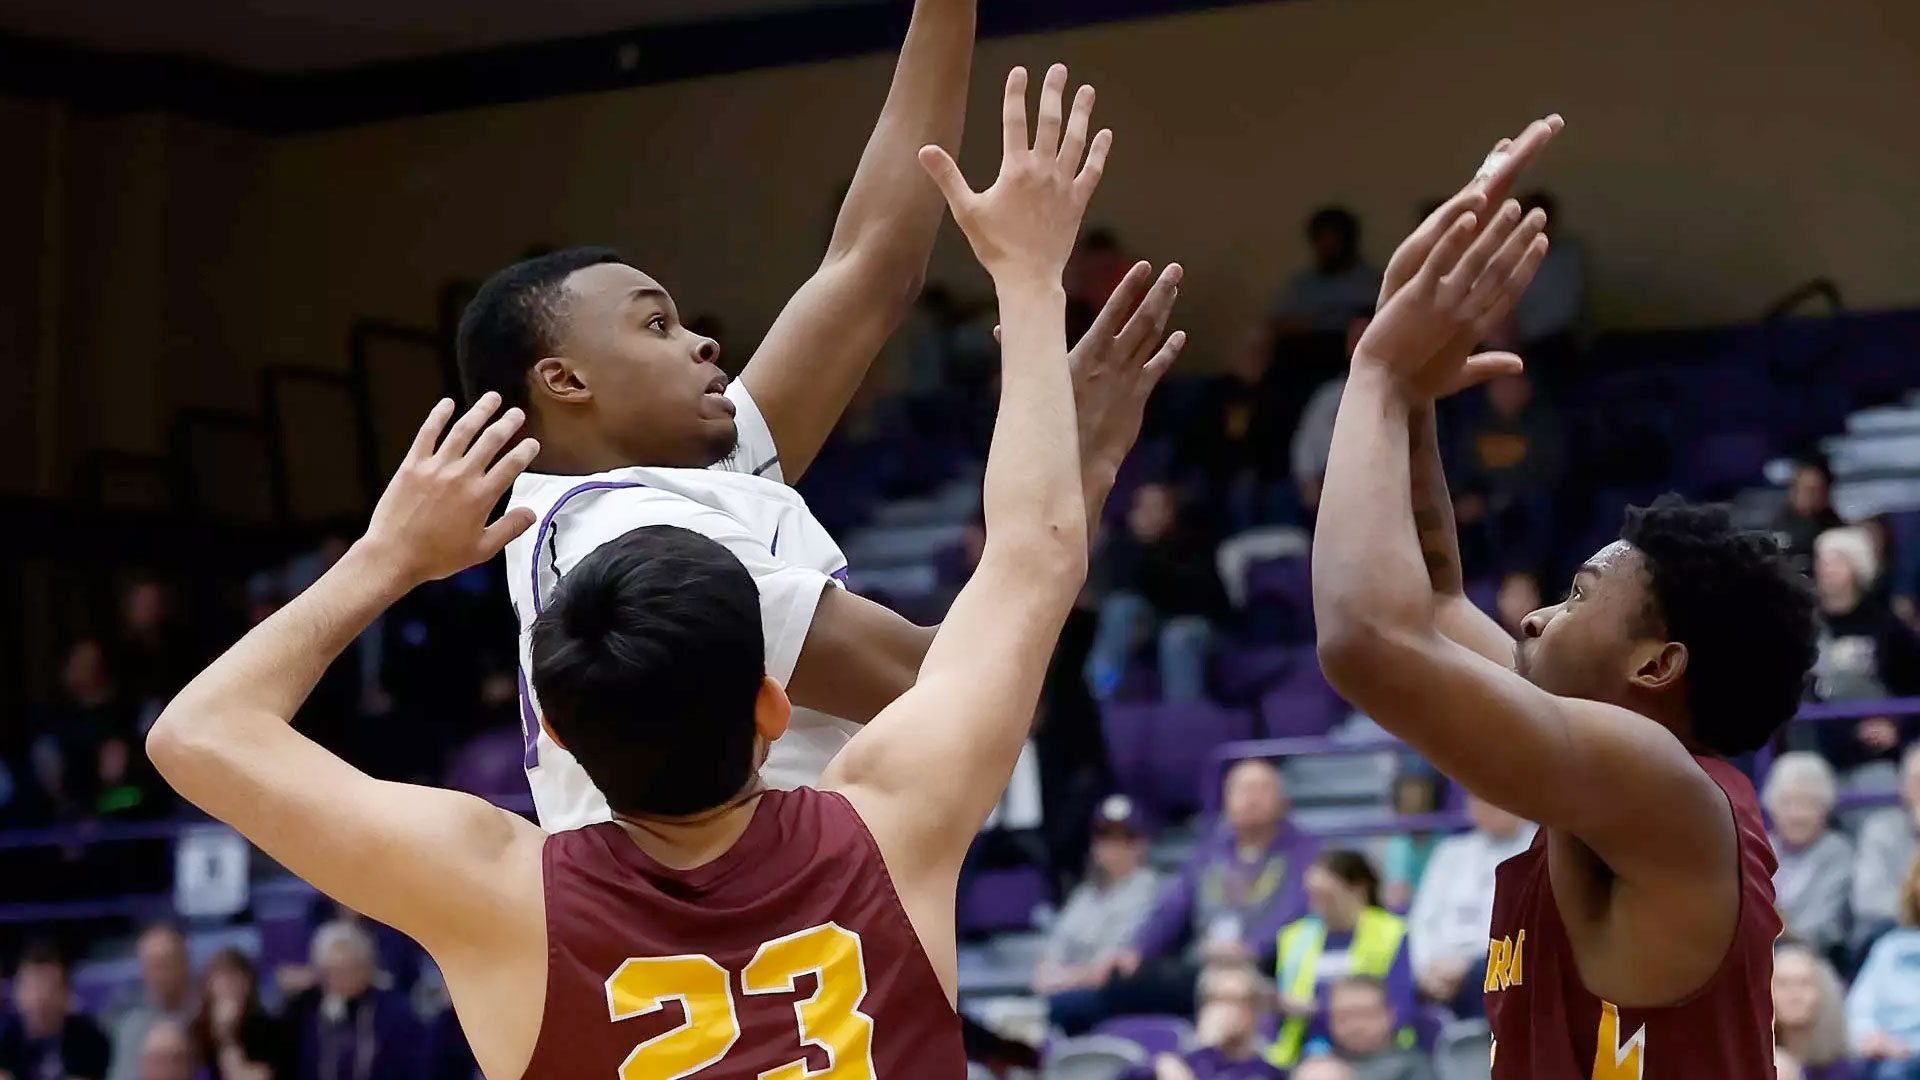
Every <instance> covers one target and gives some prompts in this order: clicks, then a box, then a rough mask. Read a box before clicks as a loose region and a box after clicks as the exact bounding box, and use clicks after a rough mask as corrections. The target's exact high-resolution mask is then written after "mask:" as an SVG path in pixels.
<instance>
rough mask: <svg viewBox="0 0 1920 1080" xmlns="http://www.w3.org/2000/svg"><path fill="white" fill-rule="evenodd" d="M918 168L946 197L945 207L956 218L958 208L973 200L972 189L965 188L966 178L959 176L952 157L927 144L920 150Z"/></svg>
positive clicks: (958, 170)
mask: <svg viewBox="0 0 1920 1080" xmlns="http://www.w3.org/2000/svg"><path fill="white" fill-rule="evenodd" d="M920 167H921V168H923V169H925V170H927V175H928V176H930V177H932V178H933V184H934V186H935V187H937V188H939V189H940V194H941V195H943V196H945V197H946V200H947V206H948V207H949V208H951V209H952V210H953V212H954V214H955V215H956V216H958V215H959V213H960V208H961V207H963V206H965V205H966V204H967V201H968V200H970V199H972V198H973V189H972V188H970V187H968V186H967V178H966V177H965V176H963V175H961V173H960V166H959V165H958V164H956V163H955V162H954V160H953V155H952V154H949V153H947V152H946V150H944V149H942V148H941V147H938V146H935V145H933V144H931V143H929V144H928V145H926V146H923V147H921V148H920Z"/></svg>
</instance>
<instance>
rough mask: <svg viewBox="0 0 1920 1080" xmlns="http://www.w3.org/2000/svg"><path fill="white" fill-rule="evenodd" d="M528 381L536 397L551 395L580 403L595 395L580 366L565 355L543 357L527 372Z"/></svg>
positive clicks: (533, 395)
mask: <svg viewBox="0 0 1920 1080" xmlns="http://www.w3.org/2000/svg"><path fill="white" fill-rule="evenodd" d="M527 381H528V382H529V383H530V384H531V387H530V389H531V390H532V394H531V396H532V397H533V398H535V399H539V398H541V397H549V398H552V399H554V400H556V401H566V402H572V403H575V404H578V403H580V402H584V401H586V400H588V399H589V398H591V397H593V391H591V390H589V389H587V380H586V376H585V375H584V374H582V373H581V371H580V366H579V365H578V364H576V363H574V362H573V361H572V360H570V359H568V358H567V357H564V356H548V357H543V358H542V359H541V360H540V361H539V362H538V363H536V364H534V365H533V370H532V371H530V372H528V373H527Z"/></svg>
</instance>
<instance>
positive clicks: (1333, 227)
mask: <svg viewBox="0 0 1920 1080" xmlns="http://www.w3.org/2000/svg"><path fill="white" fill-rule="evenodd" d="M1307 244H1308V245H1309V246H1310V247H1311V248H1312V251H1313V265H1312V266H1311V267H1308V268H1307V269H1305V270H1302V271H1301V272H1300V273H1299V274H1296V275H1295V276H1294V278H1293V280H1292V281H1291V282H1289V283H1288V284H1287V287H1286V290H1285V291H1284V292H1282V293H1281V294H1280V296H1279V298H1278V299H1276V300H1275V301H1274V304H1273V309H1272V311H1271V313H1270V314H1271V317H1272V321H1273V326H1274V329H1275V331H1277V332H1278V333H1281V334H1302V333H1309V332H1330V333H1336V334H1337V333H1339V332H1340V331H1341V330H1342V329H1344V328H1345V327H1346V325H1347V320H1349V319H1351V318H1353V317H1354V315H1356V314H1358V313H1360V312H1362V311H1367V310H1370V309H1371V308H1372V307H1373V304H1374V301H1375V299H1376V298H1377V297H1378V296H1379V294H1380V271H1378V270H1376V269H1374V268H1373V267H1371V266H1368V265H1367V264H1366V262H1365V261H1363V260H1362V259H1361V257H1360V219H1359V218H1357V217H1355V216H1354V215H1353V211H1351V210H1348V209H1346V208H1345V207H1340V206H1328V207H1323V208H1322V209H1320V210H1317V211H1315V212H1314V215H1313V216H1312V217H1310V218H1308V219H1307Z"/></svg>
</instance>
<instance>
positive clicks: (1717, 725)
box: [1620, 495, 1819, 757]
mask: <svg viewBox="0 0 1920 1080" xmlns="http://www.w3.org/2000/svg"><path fill="white" fill-rule="evenodd" d="M1620 539H1622V540H1625V541H1626V542H1627V543H1629V544H1631V545H1633V546H1634V547H1635V548H1636V549H1638V550H1639V552H1640V554H1641V556H1642V558H1644V559H1645V561H1646V566H1647V574H1648V597H1649V607H1650V608H1651V609H1652V610H1650V611H1649V612H1648V614H1649V615H1650V616H1653V617H1655V618H1657V619H1658V620H1659V622H1660V623H1662V624H1664V626H1665V632H1666V637H1667V638H1668V640H1671V641H1677V642H1680V643H1681V644H1683V645H1685V646H1686V647H1687V670H1686V693H1687V705H1688V710H1689V712H1690V713H1691V715H1692V724H1693V736H1694V738H1695V739H1697V740H1698V741H1699V742H1700V743H1701V744H1702V745H1704V746H1705V747H1706V748H1707V749H1709V750H1712V751H1713V752H1714V753H1716V754H1721V755H1724V756H1728V757H1733V756H1737V755H1740V754H1745V753H1749V752H1751V751H1754V750H1758V749H1759V748H1760V747H1762V746H1764V745H1766V743H1767V740H1769V739H1771V738H1773V733H1774V732H1775V731H1776V730H1777V729H1778V728H1779V727H1780V725H1781V724H1784V723H1786V722H1787V720H1788V719H1789V718H1791V717H1792V716H1793V714H1794V713H1795V712H1796V711H1797V710H1798V709H1799V707H1800V699H1801V695H1802V694H1803V693H1804V692H1805V690H1806V685H1807V672H1808V671H1810V670H1811V669H1812V668H1813V663H1814V659H1815V657H1816V656H1817V654H1818V651H1819V644H1818V642H1819V639H1818V630H1817V628H1816V624H1815V621H1814V596H1813V588H1812V585H1811V584H1810V583H1809V582H1808V581H1807V578H1806V575H1804V574H1802V573H1800V572H1799V571H1798V570H1796V569H1795V568H1794V565H1793V562H1792V560H1790V559H1789V558H1788V557H1787V556H1786V555H1785V554H1784V553H1783V552H1782V551H1781V550H1780V545H1779V543H1778V542H1777V541H1776V540H1774V538H1773V537H1772V535H1770V534H1768V533H1761V532H1750V531H1747V530H1744V529H1741V528H1739V527H1738V526H1736V525H1735V524H1734V522H1733V515H1732V514H1731V513H1730V512H1729V511H1728V510H1727V508H1726V507H1725V506H1721V505H1717V504H1697V503H1690V502H1688V501H1687V500H1685V499H1683V498H1681V497H1680V496H1678V495H1662V496H1660V497H1659V498H1658V499H1655V500H1654V501H1653V503H1652V504H1651V505H1649V506H1643V507H1631V508H1629V509H1628V510H1627V521H1626V525H1625V526H1624V527H1623V528H1622V529H1621V530H1620Z"/></svg>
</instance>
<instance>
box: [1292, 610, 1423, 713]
mask: <svg viewBox="0 0 1920 1080" xmlns="http://www.w3.org/2000/svg"><path fill="white" fill-rule="evenodd" d="M1407 648H1408V643H1407V642H1406V640H1405V635H1403V634H1401V633H1399V632H1397V631H1396V630H1395V629H1394V628H1392V627H1389V626H1387V625H1385V624H1383V623H1381V622H1379V621H1377V620H1374V619H1367V618H1324V617H1323V618H1321V619H1319V620H1317V625H1316V628H1315V638H1314V653H1315V655H1316V656H1317V657H1318V658H1319V661H1320V671H1321V673H1322V674H1324V675H1325V676H1326V679H1327V682H1328V684H1330V685H1331V686H1332V687H1333V688H1334V689H1335V690H1337V691H1339V692H1340V694H1341V696H1343V697H1345V698H1346V699H1347V700H1349V701H1357V700H1358V698H1359V697H1361V696H1364V695H1365V692H1366V689H1367V687H1368V685H1369V683H1370V681H1371V680H1372V679H1373V678H1374V677H1376V676H1378V674H1379V673H1380V671H1381V669H1382V668H1383V666H1384V665H1387V664H1391V663H1395V662H1397V661H1399V660H1403V659H1404V658H1405V654H1406V650H1407Z"/></svg>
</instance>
